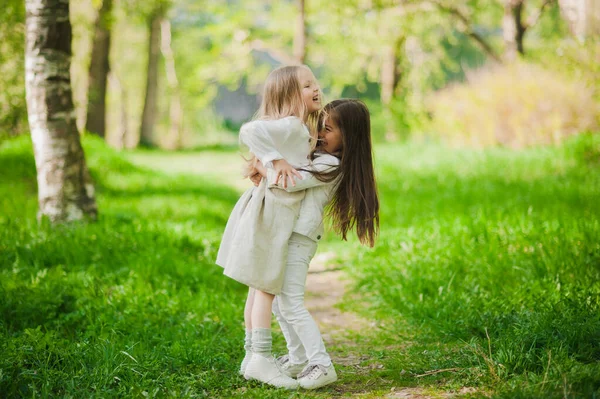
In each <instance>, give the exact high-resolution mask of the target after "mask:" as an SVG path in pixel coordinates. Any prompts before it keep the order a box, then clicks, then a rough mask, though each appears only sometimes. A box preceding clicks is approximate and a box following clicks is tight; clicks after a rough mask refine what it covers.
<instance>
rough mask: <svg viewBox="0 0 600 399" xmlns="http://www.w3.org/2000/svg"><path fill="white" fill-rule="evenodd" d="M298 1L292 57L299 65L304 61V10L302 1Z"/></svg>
mask: <svg viewBox="0 0 600 399" xmlns="http://www.w3.org/2000/svg"><path fill="white" fill-rule="evenodd" d="M297 1H298V18H297V22H296V34H295V36H294V57H295V58H296V60H297V61H298V62H299V63H300V64H304V63H305V59H306V10H305V4H304V0H297Z"/></svg>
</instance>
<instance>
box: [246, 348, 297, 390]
mask: <svg viewBox="0 0 600 399" xmlns="http://www.w3.org/2000/svg"><path fill="white" fill-rule="evenodd" d="M244 377H245V378H246V379H247V380H249V379H251V378H252V379H255V380H258V381H260V382H264V383H265V384H269V385H272V386H274V387H277V388H285V389H297V388H298V381H296V380H294V379H293V378H291V377H289V376H287V375H286V374H284V373H283V371H281V368H279V365H278V364H277V361H276V360H275V358H274V357H273V356H269V357H264V356H262V355H259V354H258V353H253V354H252V358H251V359H250V361H249V362H248V365H247V366H246V372H245V373H244Z"/></svg>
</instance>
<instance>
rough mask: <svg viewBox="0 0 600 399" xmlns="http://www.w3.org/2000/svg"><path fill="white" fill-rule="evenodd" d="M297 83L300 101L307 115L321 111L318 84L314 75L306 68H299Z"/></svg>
mask: <svg viewBox="0 0 600 399" xmlns="http://www.w3.org/2000/svg"><path fill="white" fill-rule="evenodd" d="M298 81H299V82H300V88H301V90H302V101H304V105H306V110H307V111H308V113H309V114H312V113H313V112H316V111H318V110H320V109H321V95H320V91H319V83H317V79H316V78H315V75H313V73H312V72H311V70H310V69H308V68H300V69H299V70H298Z"/></svg>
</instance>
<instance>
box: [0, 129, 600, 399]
mask: <svg viewBox="0 0 600 399" xmlns="http://www.w3.org/2000/svg"><path fill="white" fill-rule="evenodd" d="M599 137H600V136H598V135H596V136H582V137H579V138H577V139H574V140H571V141H570V142H568V143H567V144H565V145H564V146H562V147H557V148H537V149H530V150H526V151H520V152H515V151H509V150H501V149H497V150H488V151H485V152H475V151H467V150H451V149H448V148H442V147H438V146H423V145H416V144H412V145H411V144H409V145H386V146H380V147H378V148H377V156H376V161H377V172H378V179H379V187H380V195H381V200H382V215H381V216H382V220H381V224H382V229H381V238H380V240H379V242H378V245H377V246H376V247H375V248H374V249H365V248H362V247H360V246H359V245H358V244H357V242H356V240H354V239H351V240H350V242H349V243H345V242H340V241H339V240H338V239H337V238H336V237H334V236H333V234H329V235H328V237H327V239H326V240H325V241H324V243H323V244H322V245H321V247H320V251H335V252H336V253H337V254H338V255H337V258H336V259H335V262H337V263H339V264H340V266H341V267H343V268H344V270H345V271H346V272H347V273H348V274H349V275H350V276H351V278H352V281H353V284H354V285H353V289H352V291H351V292H350V294H351V295H349V296H348V298H347V301H346V302H345V304H344V306H345V307H347V308H352V309H354V310H357V311H359V312H361V313H362V315H363V316H365V317H367V318H370V319H372V320H375V321H376V322H377V324H376V326H375V327H373V330H372V331H365V332H364V334H362V335H360V336H356V337H355V343H354V344H353V345H355V346H356V347H358V348H359V349H360V350H361V351H363V352H364V353H365V361H364V363H363V364H364V369H366V370H368V371H366V372H362V373H357V372H356V370H352V369H350V368H341V373H340V376H341V377H342V380H341V383H340V384H339V385H338V386H337V387H331V388H328V389H325V390H322V391H319V392H314V393H306V392H300V393H290V392H283V391H279V390H273V389H267V388H264V387H262V386H260V385H259V384H257V383H249V382H246V381H245V380H244V379H243V378H241V377H240V376H238V375H237V373H236V370H237V368H238V364H239V361H240V360H241V358H242V351H243V348H242V345H241V344H242V340H243V325H242V320H241V315H242V311H243V301H244V296H245V288H244V287H243V286H241V285H239V284H237V283H234V282H233V281H231V280H229V279H227V278H224V277H223V276H222V274H221V270H220V269H219V268H217V267H216V266H214V264H213V261H214V258H215V256H216V250H217V247H218V243H219V240H220V234H221V233H222V230H223V228H224V224H225V222H226V220H227V217H228V215H229V212H230V210H231V208H232V207H233V205H234V203H235V201H236V200H237V198H238V196H239V192H240V190H242V189H243V188H244V187H247V183H246V182H244V181H241V180H239V178H237V177H236V174H237V171H238V170H239V167H240V158H239V156H238V155H237V154H236V153H235V152H233V151H217V150H214V151H205V152H193V153H183V154H169V153H162V152H155V151H139V152H133V153H123V154H120V153H117V152H115V151H113V150H110V149H108V148H106V147H105V146H104V145H103V144H102V143H101V142H99V141H98V140H95V139H93V138H92V139H90V138H86V140H85V142H84V144H85V147H86V154H87V159H88V163H89V165H90V168H91V171H92V174H93V177H94V179H95V181H96V186H97V187H96V188H97V200H98V206H99V210H100V220H99V221H98V222H97V223H94V224H89V225H84V224H81V225H73V226H69V227H59V228H51V227H50V226H47V225H44V224H42V225H38V224H37V222H36V211H37V199H36V183H35V165H34V161H33V155H32V150H31V145H30V143H29V139H28V138H19V139H16V140H10V141H6V142H4V143H2V144H0V174H1V177H0V397H19V396H23V397H33V396H35V397H38V396H41V397H55V396H60V397H63V396H66V397H76V398H79V397H117V396H122V397H125V396H126V397H211V398H215V397H248V398H288V397H314V398H330V397H333V396H336V397H337V396H343V397H345V396H350V395H351V393H362V394H364V395H365V396H367V397H382V396H383V393H384V392H387V393H392V391H391V389H392V388H393V387H395V388H396V389H399V388H400V387H418V388H422V389H423V391H422V392H426V393H431V396H432V397H435V396H436V395H438V396H440V395H442V393H444V392H452V393H457V394H461V392H462V394H461V395H462V396H472V397H478V396H493V397H499V398H500V397H505V398H515V397H523V398H538V397H544V398H552V397H556V398H562V397H569V398H576V397H577V398H579V397H581V398H592V397H600V138H599ZM275 347H276V350H278V351H279V352H281V351H282V350H283V343H282V341H281V337H276V343H275ZM336 351H337V352H338V353H340V352H343V351H344V348H343V347H341V348H336ZM373 363H377V364H381V365H382V366H383V367H381V368H378V367H374V368H373V369H372V370H371V368H370V367H369V365H370V364H373ZM465 388H470V389H468V390H465ZM344 390H346V395H344Z"/></svg>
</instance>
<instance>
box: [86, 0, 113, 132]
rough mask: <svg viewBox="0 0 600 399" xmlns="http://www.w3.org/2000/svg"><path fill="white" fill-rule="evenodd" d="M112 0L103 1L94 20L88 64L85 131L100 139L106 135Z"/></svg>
mask: <svg viewBox="0 0 600 399" xmlns="http://www.w3.org/2000/svg"><path fill="white" fill-rule="evenodd" d="M111 10H112V0H103V1H102V7H101V8H100V11H99V13H98V19H97V20H96V28H95V33H94V43H93V45H92V59H91V62H90V72H89V83H88V103H87V118H86V123H85V129H86V130H87V131H88V132H91V133H94V134H97V135H98V136H100V137H104V136H105V135H106V85H107V79H108V73H109V71H110V65H109V61H108V55H109V53H110V25H111V23H110V18H111Z"/></svg>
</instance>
